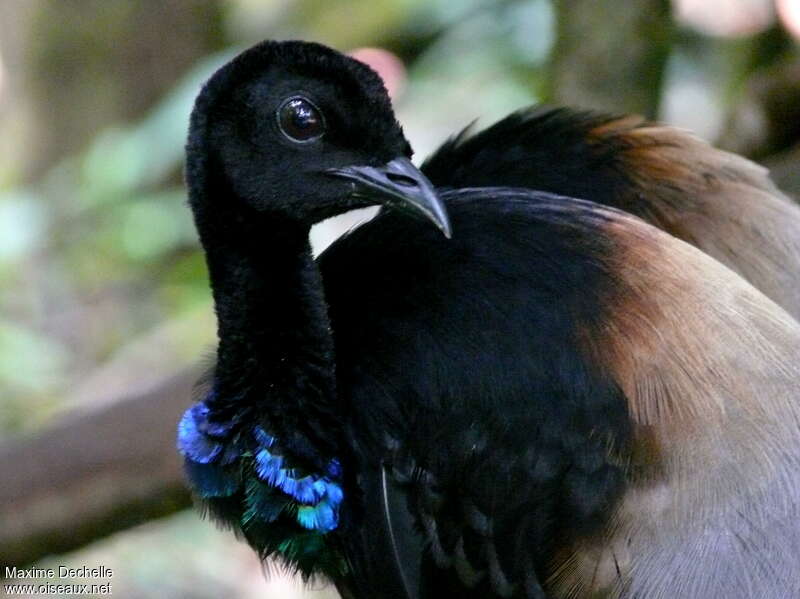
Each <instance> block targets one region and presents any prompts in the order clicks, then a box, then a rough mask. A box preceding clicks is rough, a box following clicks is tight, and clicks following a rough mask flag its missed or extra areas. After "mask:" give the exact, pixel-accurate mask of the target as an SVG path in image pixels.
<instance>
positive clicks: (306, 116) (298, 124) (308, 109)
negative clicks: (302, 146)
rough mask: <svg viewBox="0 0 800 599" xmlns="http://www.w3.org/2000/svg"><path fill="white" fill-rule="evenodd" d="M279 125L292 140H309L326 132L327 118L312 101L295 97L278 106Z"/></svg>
mask: <svg viewBox="0 0 800 599" xmlns="http://www.w3.org/2000/svg"><path fill="white" fill-rule="evenodd" d="M278 127H280V129H281V131H282V132H283V134H284V135H285V136H286V137H288V138H289V139H291V140H292V141H297V142H308V141H314V140H315V139H317V138H319V137H321V136H322V134H323V133H325V120H324V119H323V118H322V113H321V112H320V111H319V109H318V108H317V107H316V106H314V105H313V104H312V103H311V101H309V100H306V99H305V98H299V97H294V98H289V99H288V100H286V101H285V102H284V103H283V104H281V107H280V108H278Z"/></svg>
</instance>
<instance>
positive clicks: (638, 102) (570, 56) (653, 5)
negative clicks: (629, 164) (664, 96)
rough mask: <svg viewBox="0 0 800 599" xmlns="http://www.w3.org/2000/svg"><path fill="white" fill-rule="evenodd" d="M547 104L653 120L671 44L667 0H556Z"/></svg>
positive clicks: (670, 26) (671, 25)
mask: <svg viewBox="0 0 800 599" xmlns="http://www.w3.org/2000/svg"><path fill="white" fill-rule="evenodd" d="M555 6H556V10H557V15H558V17H557V18H558V23H557V29H558V30H557V37H556V39H557V41H556V45H555V48H554V49H553V52H552V58H551V63H550V77H549V81H550V86H551V87H550V90H549V93H548V94H547V98H546V100H547V101H548V102H551V103H554V104H567V105H572V106H579V107H582V108H591V109H595V110H602V111H606V112H611V113H629V112H633V113H638V114H642V115H645V116H647V117H649V118H654V117H655V115H656V111H657V108H658V102H659V98H660V96H661V82H662V79H663V73H664V66H665V64H666V61H667V57H668V55H669V48H670V44H671V40H672V28H673V24H672V20H671V19H670V9H669V2H668V0H630V1H629V2H625V3H624V4H620V5H615V6H611V5H610V4H609V3H607V2H597V1H596V0H555Z"/></svg>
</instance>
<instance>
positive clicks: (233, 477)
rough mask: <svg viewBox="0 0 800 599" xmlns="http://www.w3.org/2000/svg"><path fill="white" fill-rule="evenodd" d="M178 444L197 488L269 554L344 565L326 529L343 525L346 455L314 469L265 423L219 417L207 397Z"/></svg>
mask: <svg viewBox="0 0 800 599" xmlns="http://www.w3.org/2000/svg"><path fill="white" fill-rule="evenodd" d="M178 450H179V451H180V453H181V454H182V455H183V456H184V458H185V469H186V473H187V476H188V478H189V481H190V483H191V486H192V488H193V490H194V492H195V494H196V495H197V496H198V497H199V498H200V499H201V500H202V501H203V502H204V503H206V504H207V505H208V507H209V509H210V510H211V511H212V512H213V513H214V514H215V515H216V516H217V517H218V519H220V520H221V521H223V522H224V523H225V524H227V525H229V526H231V527H232V528H234V529H239V530H241V531H242V532H243V533H244V536H245V537H246V538H247V540H248V541H249V542H250V544H251V545H253V547H254V548H255V549H256V550H258V552H259V553H260V554H261V555H262V556H263V557H269V556H275V557H280V558H283V560H284V561H285V562H287V563H288V564H289V565H290V566H291V567H293V568H296V569H297V570H299V571H300V572H301V573H302V574H304V575H305V576H310V575H312V574H315V573H323V574H326V575H329V576H335V575H341V574H342V573H343V569H344V564H343V560H342V559H340V558H339V557H338V554H337V552H336V551H335V550H334V549H333V548H332V546H331V543H329V542H328V539H327V537H326V535H327V534H328V533H330V532H331V531H333V530H336V528H337V527H338V526H339V509H340V506H341V503H342V499H343V497H344V494H343V492H342V483H341V479H342V471H341V466H340V464H339V462H338V460H335V459H334V460H331V461H330V462H329V463H328V464H327V467H326V468H325V471H324V472H313V471H308V470H307V469H304V468H302V467H300V466H299V465H298V463H297V462H299V460H293V459H292V456H291V455H290V454H289V453H288V452H287V451H286V450H285V448H284V447H283V446H282V445H281V443H280V440H279V439H276V438H275V437H273V436H272V435H270V434H269V433H268V432H267V431H265V430H264V429H263V428H262V427H261V426H258V425H252V424H248V423H246V422H240V421H239V420H237V419H230V420H225V421H220V420H217V419H216V418H214V414H212V411H211V410H210V409H209V407H208V404H207V403H206V402H199V403H197V404H195V405H194V406H192V407H191V408H189V409H188V410H187V411H186V413H185V414H184V415H183V418H182V419H181V421H180V423H179V424H178Z"/></svg>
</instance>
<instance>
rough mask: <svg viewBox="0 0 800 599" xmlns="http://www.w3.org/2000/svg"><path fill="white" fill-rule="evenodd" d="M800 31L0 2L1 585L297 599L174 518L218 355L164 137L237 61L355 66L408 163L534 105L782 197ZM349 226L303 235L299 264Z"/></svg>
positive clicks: (182, 127) (770, 26) (154, 0)
mask: <svg viewBox="0 0 800 599" xmlns="http://www.w3.org/2000/svg"><path fill="white" fill-rule="evenodd" d="M794 36H800V0H777V1H775V0H673V1H672V2H671V3H670V2H669V1H668V0H629V1H628V2H616V3H611V2H597V1H596V0H504V1H496V2H491V1H486V0H460V1H457V2H454V1H452V0H371V1H370V2H358V1H354V0H345V1H342V0H339V1H336V2H330V1H328V0H225V1H222V0H220V1H216V2H215V1H202V0H127V1H125V2H122V1H119V2H115V1H108V0H2V1H1V2H0V434H1V435H2V441H1V442H0V481H2V483H1V484H0V577H3V576H5V574H6V569H5V567H6V566H9V567H12V566H16V567H23V566H30V565H35V566H36V567H42V568H48V567H56V568H57V567H58V566H59V565H67V566H70V567H80V566H99V565H102V566H105V567H107V568H111V569H112V570H113V573H114V575H113V578H111V579H109V580H105V579H102V580H97V581H92V582H100V583H103V582H111V583H112V588H113V594H114V596H116V597H122V598H128V597H132V598H144V599H146V598H150V597H152V598H156V597H157V598H193V599H204V598H218V597H226V598H242V599H244V598H255V597H262V598H269V597H281V598H287V599H289V598H290V597H299V596H301V595H300V593H301V591H300V590H298V589H299V587H298V586H297V583H295V582H292V581H291V580H289V579H287V578H285V577H283V576H272V577H270V580H269V581H266V580H265V579H264V577H263V575H262V571H261V568H260V566H259V564H258V563H257V561H256V560H255V558H254V557H253V556H252V555H251V554H250V551H249V550H248V549H247V548H246V547H244V546H243V545H241V544H239V543H238V542H236V541H235V540H234V539H233V538H232V535H229V534H227V533H220V532H218V531H216V530H215V529H214V527H213V526H211V525H210V524H208V523H207V522H204V521H202V520H201V519H200V518H199V516H198V515H197V514H196V513H195V512H193V511H187V509H186V508H187V507H188V506H189V504H190V500H189V497H188V495H187V493H186V491H185V489H184V487H183V484H182V479H181V476H180V465H179V460H178V457H177V455H176V453H175V450H174V430H175V423H176V422H177V419H178V416H179V414H180V413H181V412H182V411H183V409H185V407H186V406H187V405H188V403H189V401H190V393H191V392H190V389H191V384H192V382H193V380H194V379H195V378H196V377H197V376H198V373H199V372H200V370H201V369H202V363H203V361H204V359H205V360H206V361H207V359H208V358H207V357H208V355H209V354H210V353H211V351H212V350H213V343H214V319H213V312H212V306H211V302H210V296H209V292H208V288H207V280H206V272H205V265H204V262H203V257H202V255H201V253H200V252H199V249H198V245H197V242H196V239H195V234H194V230H193V226H192V222H191V219H190V214H189V210H188V209H187V207H186V205H185V196H184V190H183V187H182V178H181V167H182V158H183V142H184V136H185V132H186V126H187V118H188V114H189V110H190V108H191V104H192V100H193V98H194V96H195V94H196V93H197V91H198V89H199V86H200V85H201V83H202V81H203V80H204V79H205V78H206V77H207V76H208V75H209V74H210V73H211V72H212V71H213V70H214V69H215V68H216V67H217V66H219V65H220V64H221V63H223V62H224V61H226V60H227V59H228V58H230V57H231V56H232V55H233V54H235V53H236V52H237V51H239V50H241V49H243V48H245V47H247V46H248V45H250V44H252V43H255V42H257V41H260V40H261V39H264V38H274V39H289V38H300V39H307V40H316V41H320V42H323V43H326V44H329V45H331V46H334V47H336V48H338V49H340V50H342V51H348V52H353V51H355V52H356V56H358V57H359V58H361V59H363V60H365V61H367V62H370V63H371V64H373V65H374V66H375V67H376V68H378V69H380V70H381V72H382V73H383V75H384V77H385V79H386V81H387V85H388V87H389V88H390V89H391V90H392V92H393V95H394V101H395V107H396V110H397V113H398V117H399V119H400V120H401V122H402V123H403V124H404V126H405V129H406V133H407V136H408V137H409V139H410V141H411V142H412V145H413V146H414V148H415V150H416V158H417V159H418V161H419V160H420V159H422V158H423V157H424V156H425V155H426V154H427V153H428V152H430V151H431V150H432V149H433V148H434V147H435V146H436V145H437V144H438V143H440V142H441V141H443V140H444V139H445V138H446V137H447V136H448V135H450V134H452V133H454V132H455V131H457V130H458V129H460V128H461V127H464V126H465V125H467V124H468V123H470V122H471V121H472V120H474V119H476V118H478V119H479V121H478V123H479V125H488V124H490V123H491V122H493V121H494V120H496V119H497V118H499V117H501V116H503V115H505V114H506V113H508V112H510V111H512V110H514V109H516V108H520V107H523V106H525V105H528V104H532V103H536V102H551V103H559V104H571V105H577V106H583V107H587V108H595V109H602V110H606V111H612V112H639V113H642V114H645V115H647V116H648V117H652V118H659V119H662V120H665V121H667V122H670V123H672V124H676V125H679V126H682V127H687V128H690V129H693V130H695V131H696V132H697V133H698V134H699V135H701V136H702V137H704V138H706V139H709V140H711V141H714V142H716V143H718V144H720V145H721V146H723V147H725V148H727V149H732V150H734V151H737V152H740V153H743V154H745V155H747V156H750V157H753V158H755V159H756V160H759V161H760V162H762V163H764V164H767V165H769V166H770V167H771V168H772V169H773V174H774V177H775V178H776V180H777V181H778V182H779V184H781V185H782V186H784V188H785V189H787V191H789V192H790V193H792V194H795V195H797V194H798V192H800V170H799V169H798V166H799V165H800V46H798V42H797V39H796V37H794ZM365 48H373V50H369V49H366V50H365ZM375 48H378V49H381V50H380V51H379V50H374V49H375ZM368 216H369V213H368V212H367V213H364V212H362V213H360V214H357V215H347V216H345V217H341V218H339V219H336V220H335V221H332V222H327V223H323V224H321V225H319V226H318V227H316V228H315V230H314V232H313V235H312V237H313V239H312V241H313V243H314V245H315V247H316V248H317V249H320V248H322V247H324V246H325V245H326V244H327V243H329V242H330V241H331V240H332V239H334V238H335V237H336V235H338V234H340V233H341V232H342V231H343V230H344V229H346V228H347V227H349V226H352V225H353V224H354V223H355V222H357V221H358V220H359V219H363V218H366V217H368ZM798 234H800V232H798ZM4 582H6V583H8V582H10V581H8V580H6V581H4ZM56 582H58V581H56ZM64 582H67V581H64ZM73 582H74V581H73ZM0 593H2V591H0ZM333 595H334V593H333V592H332V591H329V590H314V589H312V590H311V591H308V595H307V596H308V597H318V598H322V597H332V596H333ZM26 596H34V597H39V596H44V595H43V594H36V593H34V594H32V595H31V594H28V595H26ZM47 596H48V597H58V596H60V595H58V594H49V595H47ZM96 596H101V595H96Z"/></svg>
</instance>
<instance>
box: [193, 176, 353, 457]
mask: <svg viewBox="0 0 800 599" xmlns="http://www.w3.org/2000/svg"><path fill="white" fill-rule="evenodd" d="M190 168H191V165H190ZM211 172H213V170H212V171H211ZM201 182H202V185H201V184H198V182H197V181H195V184H194V185H192V188H191V189H190V201H191V202H192V204H193V206H194V207H195V220H196V225H197V228H198V231H199V232H200V238H201V242H202V244H203V246H204V248H205V252H206V261H207V264H208V270H209V276H210V279H211V287H212V291H213V295H214V302H215V306H216V312H217V321H218V338H219V346H218V350H217V364H216V367H215V371H214V387H215V394H214V398H213V400H211V401H210V404H209V408H210V409H211V411H212V413H214V414H215V415H216V416H217V417H218V418H219V419H221V420H224V419H226V418H230V417H233V416H234V415H235V414H236V413H237V412H241V411H245V410H247V411H250V410H254V411H255V414H256V417H257V418H258V419H261V420H263V421H264V424H265V425H266V427H267V428H268V429H269V430H270V431H271V432H272V434H275V435H276V436H285V437H287V438H291V437H292V436H295V435H297V434H298V433H302V434H303V436H305V437H306V438H308V440H309V441H311V444H312V445H313V446H314V447H315V450H316V451H315V452H311V453H316V452H321V453H323V454H325V453H331V452H333V451H334V447H335V445H336V444H335V443H334V441H333V438H332V437H333V436H334V435H335V434H336V432H335V431H338V429H339V427H338V425H337V424H336V423H337V421H338V417H337V416H336V409H335V405H334V402H335V382H334V356H333V342H332V339H331V332H330V326H329V322H328V315H327V310H326V307H325V306H326V305H325V301H324V296H323V292H322V284H321V280H320V275H319V270H318V269H317V266H316V264H315V263H314V259H313V256H312V254H311V249H310V246H309V242H308V232H309V228H308V226H307V225H305V224H302V223H299V222H297V221H294V220H292V219H289V218H286V217H283V216H281V215H278V214H274V213H268V212H257V211H255V210H252V209H250V208H248V206H247V205H246V204H245V202H244V201H242V200H240V199H239V198H237V197H236V196H235V194H234V193H233V192H232V191H231V190H230V189H229V188H227V186H225V184H224V181H220V180H218V179H215V178H214V177H210V178H206V177H203V178H202V179H201ZM207 403H208V401H207ZM307 452H308V450H307V449H305V450H304V451H302V453H307ZM300 457H303V456H300ZM319 457H320V459H324V458H325V457H328V458H329V457H330V455H328V456H324V455H323V456H319ZM315 461H316V460H315Z"/></svg>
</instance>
